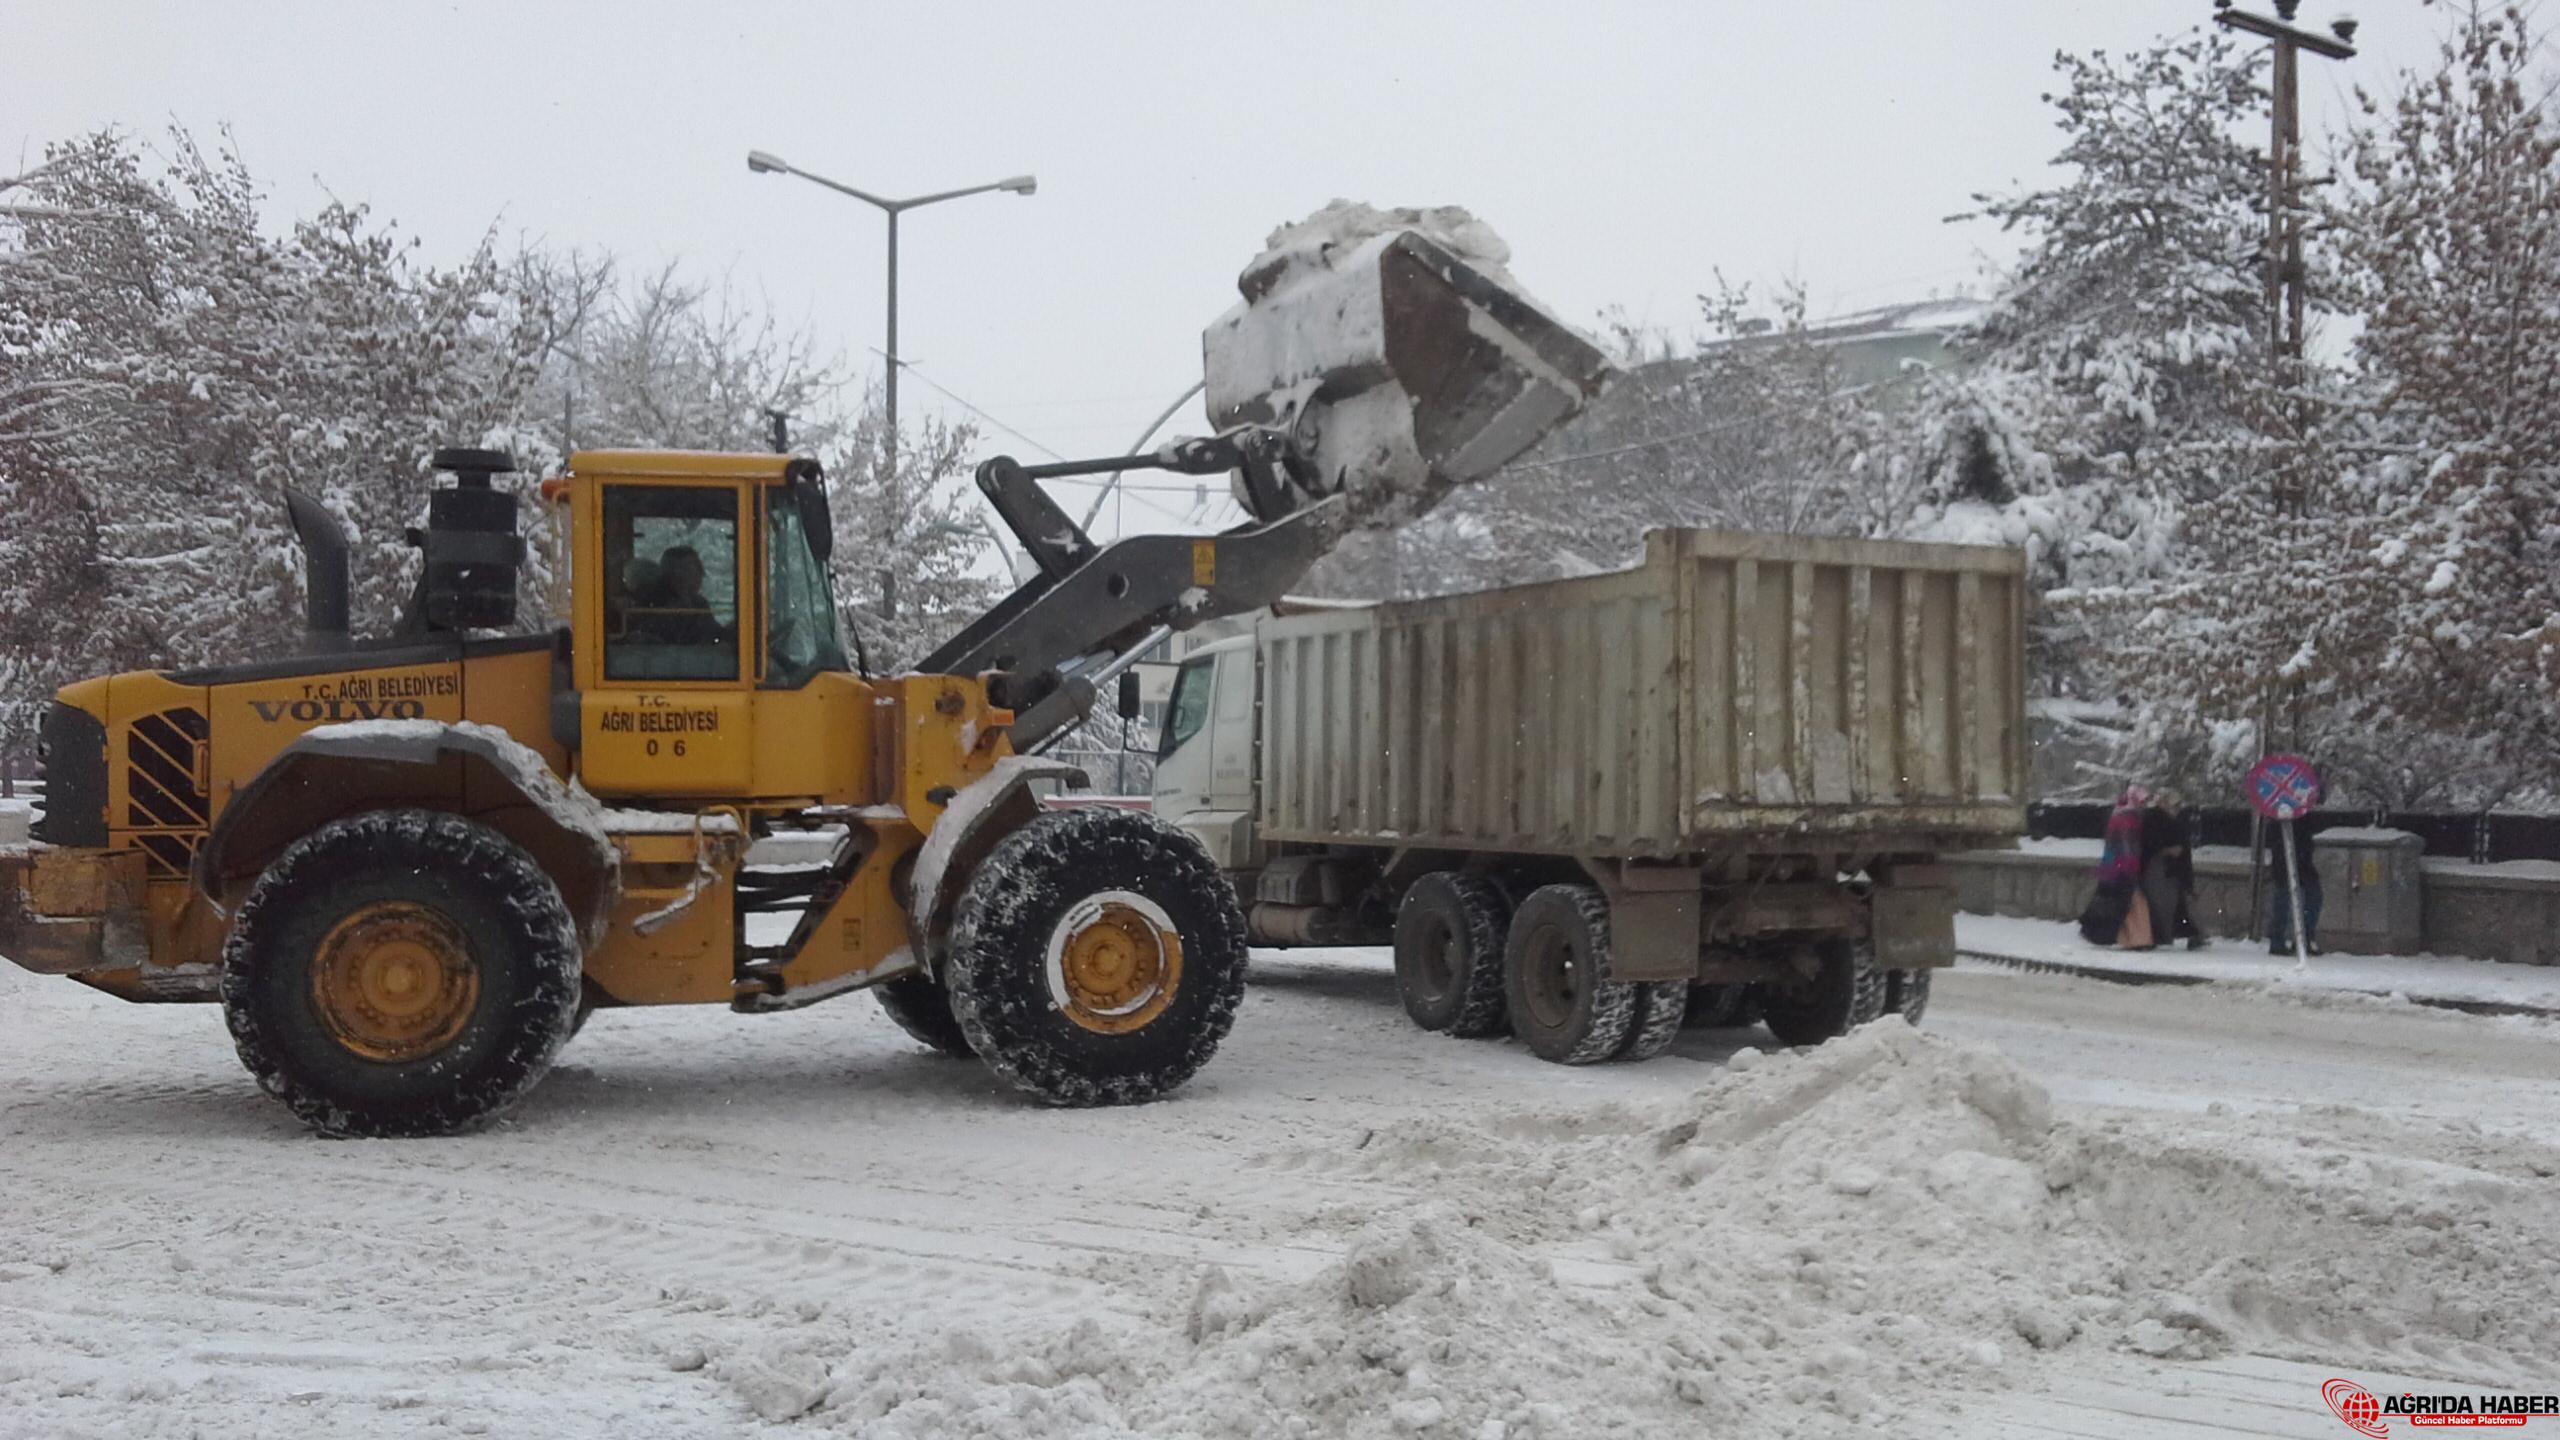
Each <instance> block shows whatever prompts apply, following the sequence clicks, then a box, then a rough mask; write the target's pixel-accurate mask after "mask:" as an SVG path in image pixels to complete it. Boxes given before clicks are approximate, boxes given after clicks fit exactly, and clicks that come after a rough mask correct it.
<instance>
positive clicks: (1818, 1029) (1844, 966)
mask: <svg viewBox="0 0 2560 1440" xmlns="http://www.w3.org/2000/svg"><path fill="white" fill-rule="evenodd" d="M1813 951H1814V956H1815V961H1816V964H1815V967H1814V973H1813V976H1812V978H1810V979H1807V980H1800V981H1797V982H1796V983H1794V984H1791V985H1783V986H1781V985H1775V984H1763V985H1762V986H1760V996H1761V1005H1762V1007H1763V1011H1764V1013H1763V1014H1762V1015H1761V1017H1760V1018H1761V1019H1762V1020H1763V1021H1765V1022H1766V1023H1767V1024H1768V1026H1769V1033H1770V1034H1772V1035H1775V1036H1777V1037H1778V1038H1779V1039H1780V1040H1782V1041H1784V1042H1786V1043H1787V1044H1789V1045H1819V1044H1821V1043H1822V1042H1823V1041H1825V1040H1831V1039H1836V1038H1837V1037H1839V1036H1842V1035H1846V1034H1848V1033H1849V1032H1850V1031H1852V1030H1855V1029H1857V1028H1858V1027H1859V1026H1861V1025H1864V1024H1866V1023H1867V1022H1868V1021H1870V1020H1873V1019H1875V1018H1876V1017H1877V1016H1879V1015H1882V1014H1883V1013H1884V999H1885V972H1884V971H1882V970H1879V969H1877V968H1876V960H1875V947H1874V946H1872V945H1870V944H1868V943H1867V942H1866V941H1864V940H1850V939H1845V938H1841V937H1836V936H1835V937H1833V938H1830V939H1826V940H1820V941H1817V942H1815V944H1814V947H1813Z"/></svg>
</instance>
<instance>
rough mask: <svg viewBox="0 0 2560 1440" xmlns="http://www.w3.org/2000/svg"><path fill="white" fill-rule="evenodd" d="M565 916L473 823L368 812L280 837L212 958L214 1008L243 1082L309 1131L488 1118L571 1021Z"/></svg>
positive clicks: (545, 1062)
mask: <svg viewBox="0 0 2560 1440" xmlns="http://www.w3.org/2000/svg"><path fill="white" fill-rule="evenodd" d="M581 963H582V962H581V956H580V953H579V945H578V933H577V926H576V925H575V923H574V922H573V920H572V919H571V916H570V914H569V907H568V906H567V904H565V903H564V902H563V901H562V900H561V898H560V891H559V888H558V887H557V886H555V885H554V884H552V881H551V877H550V876H549V875H547V874H545V873H544V872H543V869H542V867H541V866H540V865H538V864H536V863H535V862H534V859H533V857H532V856H530V855H527V854H526V853H525V852H524V851H523V850H521V849H519V848H518V847H517V846H516V845H515V844H514V842H512V841H510V840H508V839H507V838H506V837H505V836H503V835H500V834H499V833H497V832H496V831H494V830H491V829H489V828H488V827H487V826H484V825H480V824H477V823H474V822H473V821H470V820H466V819H464V818H462V817H461V816H458V815H448V814H444V813H442V812H439V811H431V810H376V811H369V812H367V813H365V814H361V815H354V816H350V817H348V818H346V819H343V820H337V821H332V822H331V823H329V824H327V825H323V826H321V827H320V828H319V829H317V830H314V831H312V832H311V833H310V834H308V835H306V836H304V837H303V838H302V839H300V840H298V841H295V842H294V843H293V844H292V845H291V846H290V847H288V848H287V849H286V850H285V852H284V853H283V854H282V855H280V856H278V857H276V859H275V861H274V863H272V864H270V865H269V866H267V869H266V873H264V874H262V875H260V876H259V877H258V881H257V883H256V884H255V885H254V886H252V887H251V889H250V891H249V896H248V898H247V900H245V901H244V902H242V904H241V906H240V911H239V914H238V916H237V917H236V918H235V919H234V920H233V922H232V927H231V937H230V940H229V941H228V942H227V943H226V944H225V945H224V947H223V952H222V1008H223V1014H224V1017H225V1019H226V1020H228V1021H229V1023H230V1028H231V1038H232V1042H233V1044H234V1045H235V1046H236V1047H237V1048H238V1049H239V1052H240V1061H241V1063H242V1064H243V1065H246V1066H247V1067H248V1069H249V1073H250V1074H252V1075H254V1076H256V1077H257V1080H258V1085H259V1087H260V1088H261V1089H263V1090H265V1091H266V1092H267V1093H268V1094H269V1095H272V1096H274V1097H275V1098H276V1099H278V1100H280V1101H283V1102H284V1104H285V1105H286V1107H287V1108H289V1109H291V1110H292V1111H293V1113H294V1114H295V1115H296V1116H298V1117H299V1118H300V1119H301V1120H302V1122H303V1123H304V1124H306V1125H308V1126H310V1127H311V1128H312V1129H314V1130H317V1131H319V1132H320V1133H321V1134H323V1135H337V1136H366V1137H385V1136H416V1135H450V1134H455V1133H457V1132H460V1131H464V1130H469V1129H472V1128H475V1127H477V1126H479V1125H482V1124H485V1123H487V1122H488V1121H489V1120H490V1119H491V1118H493V1117H495V1116H496V1115H498V1114H500V1113H502V1112H503V1111H505V1110H506V1109H507V1108H508V1107H509V1106H511V1105H513V1104H515V1103H516V1102H517V1101H518V1100H520V1099H522V1098H523V1097H524V1095H525V1093H526V1092H527V1091H529V1090H531V1089H532V1088H533V1086H534V1084H535V1082H537V1081H539V1080H540V1079H541V1078H542V1076H543V1075H544V1073H545V1072H547V1071H548V1070H549V1069H550V1068H551V1062H552V1060H553V1058H554V1057H555V1056H557V1055H558V1054H559V1053H560V1047H561V1046H562V1045H563V1044H565V1043H566V1042H567V1041H568V1038H569V1035H570V1032H571V1031H572V1030H573V1029H574V1028H575V1027H576V1025H577V1019H578V1008H579V1000H580V999H581V983H580V970H581Z"/></svg>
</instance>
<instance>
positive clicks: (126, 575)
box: [0, 131, 543, 713]
mask: <svg viewBox="0 0 2560 1440" xmlns="http://www.w3.org/2000/svg"><path fill="white" fill-rule="evenodd" d="M9 194H10V196H11V202H10V203H11V205H12V208H11V209H10V211H9V212H8V221H9V228H8V230H7V232H6V234H5V236H0V239H5V244H0V273H5V274H6V276H7V278H8V283H7V284H6V285H5V286H0V293H5V296H6V299H5V302H0V315H5V318H0V327H5V332H6V336H7V339H6V343H5V346H0V349H5V351H6V361H5V364H6V369H7V376H8V378H7V379H6V380H5V381H0V384H5V385H6V386H7V387H8V388H7V392H6V393H8V394H9V395H10V396H11V397H12V398H11V399H10V400H9V401H8V402H6V403H7V408H8V412H9V413H8V416H7V418H6V419H0V426H5V427H6V429H7V432H8V433H7V437H6V440H5V442H0V484H5V485H6V486H8V487H9V491H10V499H11V500H12V502H13V503H11V504H10V505H9V506H8V507H7V509H8V511H9V514H8V516H7V517H6V519H5V520H0V555H6V556H8V557H9V558H12V559H14V560H17V561H18V562H19V563H20V565H21V566H22V567H23V573H34V574H39V575H45V576H51V577H61V578H60V581H59V583H60V584H61V585H63V586H65V587H67V589H66V590H65V591H63V592H48V591H46V590H45V589H43V588H42V587H31V588H29V589H12V590H11V592H10V593H9V594H8V596H7V597H6V598H5V599H0V643H4V644H6V645H7V647H8V651H9V657H10V659H9V673H8V675H7V676H6V680H7V683H8V685H9V687H10V692H9V697H8V698H9V699H11V700H13V701H15V702H18V712H17V713H25V712H26V711H27V709H28V708H29V702H32V701H34V700H36V699H38V698H40V697H41V695H42V693H43V691H44V690H45V689H48V688H50V687H51V686H52V685H53V684H57V683H59V682H60V681H61V680H64V679H68V678H71V677H73V676H76V675H80V674H91V673H97V672H100V671H103V670H111V669H116V668H122V667H128V666H133V665H140V664H146V663H147V664H185V663H196V662H203V661H206V660H212V659H217V658H227V657H237V656H241V655H254V654H262V653H273V652H274V651H275V650H277V649H278V648H280V647H284V646H288V645H290V644H291V643H292V638H293V636H294V633H295V631H296V630H297V628H298V623H299V616H300V603H299V602H300V558H299V555H298V553H297V552H296V550H295V548H294V546H293V544H292V542H291V538H290V530H289V527H288V526H287V523H286V520H285V514H284V509H283V505H282V493H281V492H282V489H283V487H285V486H287V485H292V486H296V487H299V488H302V489H305V490H309V491H311V492H313V493H314V494H317V495H319V496H320V497H321V498H322V499H323V500H324V501H326V502H327V503H328V504H330V505H331V506H332V507H333V508H334V509H336V510H337V511H338V512H339V514H340V515H341V516H342V517H344V518H346V519H348V520H349V521H351V522H352V524H351V526H350V528H351V530H352V531H353V533H354V538H355V542H356V546H357V549H356V554H355V557H354V560H355V563H354V567H353V568H354V575H355V580H356V601H357V619H358V621H359V623H360V624H363V625H367V626H370V627H373V628H383V627H387V626H388V625H389V624H390V623H391V621H392V619H393V616H394V614H395V612H396V609H397V606H398V604H399V602H400V600H401V599H402V598H403V597H404V596H405V594H406V592H407V588H408V583H409V581H408V577H409V576H410V575H412V574H414V566H415V561H414V557H413V555H412V554H411V553H410V552H409V551H408V550H407V548H406V546H405V545H404V543H403V539H402V529H403V527H404V526H405V525H407V524H409V523H412V522H414V520H415V519H416V518H417V515H418V512H419V511H420V509H422V508H423V500H424V494H425V490H426V486H427V483H428V474H427V470H426V459H427V455H428V453H429V452H430V451H431V450H432V449H433V448H434V447H435V446H436V445H438V444H442V443H451V442H453V441H457V440H458V441H464V442H471V441H477V440H479V439H481V438H482V437H483V436H484V435H485V434H487V433H489V432H490V431H492V430H493V429H504V428H507V427H509V426H510V425H511V424H512V423H513V421H514V420H515V418H516V415H517V412H518V411H519V409H520V407H521V404H522V401H523V399H524V396H525V394H526V392H527V390H528V388H529V384H530V380H531V377H532V373H533V364H534V360H535V357H536V353H537V350H538V346H539V343H540V337H541V334H542V330H543V321H542V317H541V315H540V313H539V305H538V303H537V302H536V301H535V300H533V299H531V298H529V297H527V296H525V295H524V294H522V293H521V292H520V291H519V290H518V289H516V288H515V287H514V286H512V285H511V283H510V272H509V269H508V267H507V266H505V265H504V264H502V263H501V262H500V261H499V260H498V259H497V258H496V256H495V254H494V250H493V248H492V247H491V246H490V245H487V244H484V245H483V246H482V247H481V248H480V250H479V251H478V252H477V253H476V254H474V255H473V256H472V257H471V258H470V259H469V260H468V261H466V262H465V263H464V264H463V265H461V266H459V267H456V268H454V269H451V270H435V269H431V268H428V267H423V266H419V265H416V264H414V263H413V262H412V260H411V259H410V256H409V253H408V252H409V250H410V248H411V245H412V244H413V243H414V242H404V241H402V240H400V239H399V238H398V237H397V236H396V235H395V234H394V233H393V232H392V231H391V230H389V229H388V228H387V227H382V226H378V225H376V224H375V223H373V222H372V221H371V220H370V219H369V217H368V216H367V215H366V213H365V212H364V211H363V210H362V209H361V208H359V207H348V206H338V205H333V206H330V207H329V208H327V209H325V210H323V211H322V212H321V213H320V214H319V215H317V216H315V217H312V218H309V219H307V220H304V221H302V222H300V223H298V224H296V225H294V226H293V227H292V228H291V230H290V231H289V232H287V233H285V234H283V235H276V234H271V233H269V232H268V231H267V230H266V229H265V228H264V226H263V225H262V223H261V216H260V213H259V195H258V192H257V189H256V186H255V184H254V182H253V181H252V180H251V178H250V176H249V174H248V172H247V171H246V169H245V168H244V167H243V166H242V165H241V164H240V162H239V160H238V158H237V157H236V156H234V155H232V154H230V153H228V152H227V151H223V152H215V153H208V152H206V151H205V150H204V149H203V148H202V147H200V146H199V145H197V144H196V143H195V141H194V140H193V139H192V138H191V137H190V136H189V135H187V134H186V133H185V132H184V131H175V132H172V134H171V136H170V141H169V145H168V147H167V150H166V153H165V154H164V155H163V156H161V157H159V158H158V159H157V160H156V162H155V161H154V160H153V159H152V157H150V156H148V155H146V153H145V152H144V151H143V150H142V149H141V148H140V147H138V146H137V145H135V144H134V143H133V142H132V141H130V140H129V139H127V138H126V137H124V136H122V135H120V134H117V133H114V132H100V133H98V134H94V135H89V136H85V137H82V138H81V139H78V140H75V141H72V142H68V143H66V144H61V145H56V146H53V147H51V148H49V149H48V151H47V153H46V159H45V163H44V164H43V165H42V166H40V167H38V168H37V169H36V170H35V171H34V172H33V173H32V174H31V175H29V176H27V177H25V178H24V180H23V181H22V182H20V183H19V184H17V185H15V186H13V187H11V189H10V192H9ZM62 593H69V594H72V595H76V603H73V604H69V605H64V604H62V603H60V594H62Z"/></svg>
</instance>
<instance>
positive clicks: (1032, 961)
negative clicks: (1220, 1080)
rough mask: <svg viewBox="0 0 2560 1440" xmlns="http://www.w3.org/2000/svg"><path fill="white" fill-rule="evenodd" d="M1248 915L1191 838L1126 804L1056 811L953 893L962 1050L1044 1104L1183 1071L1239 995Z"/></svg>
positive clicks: (950, 962) (1108, 1095)
mask: <svg viewBox="0 0 2560 1440" xmlns="http://www.w3.org/2000/svg"><path fill="white" fill-rule="evenodd" d="M1244 969H1245V927H1244V915H1243V913H1242V912H1241V911H1239V910H1238V909H1237V908H1236V898H1235V887H1234V886H1233V885H1231V884H1229V883H1228V881H1227V878H1226V876H1224V875H1222V874H1220V873H1219V871H1218V867H1217V866H1216V864H1214V863H1213V862H1212V861H1211V860H1210V859H1209V856H1208V853H1207V852H1206V851H1204V850H1202V849H1201V848H1200V844H1199V842H1198V841H1196V840H1193V839H1192V838H1191V837H1190V836H1188V835H1186V834H1184V833H1183V832H1181V831H1180V830H1177V829H1175V828H1173V827H1172V826H1170V825H1168V824H1166V823H1164V822H1163V821H1161V820H1158V819H1156V818H1155V817H1154V816H1152V815H1146V814H1141V813H1139V812H1136V811H1131V810H1119V809H1106V808H1101V807H1096V808H1092V809H1078V810H1058V811H1051V812H1049V813H1047V814H1043V815H1040V816H1038V817H1036V818H1034V819H1033V820H1031V821H1030V822H1029V823H1028V824H1025V825H1024V826H1023V827H1022V828H1020V829H1018V830H1016V831H1014V832H1013V833H1012V834H1010V835H1007V836H1006V837H1005V838H1004V839H1003V840H1001V841H998V842H997V844H996V847H995V849H994V850H993V851H992V852H990V853H989V854H988V856H987V858H986V859H985V860H984V861H983V862H981V863H980V864H979V866H978V868H977V871H976V873H974V874H972V875H971V876H970V877H969V881H968V884H967V885H966V886H965V887H963V889H962V890H961V892H960V903H959V908H958V910H957V911H956V912H955V914H954V917H953V921H952V927H951V948H950V953H949V955H948V956H947V958H946V959H945V961H944V965H943V984H944V988H945V989H946V990H948V991H949V993H950V996H951V1013H952V1014H953V1016H954V1017H955V1018H957V1019H958V1020H959V1022H960V1029H961V1032H962V1033H963V1034H964V1035H966V1036H967V1037H968V1041H969V1048H970V1049H972V1050H974V1051H976V1052H977V1053H978V1056H979V1058H981V1059H983V1060H985V1061H986V1062H987V1065H988V1067H989V1068H991V1069H993V1070H994V1071H995V1072H996V1073H997V1074H998V1075H1001V1076H1003V1077H1004V1078H1005V1079H1006V1080H1007V1081H1008V1082H1010V1083H1011V1084H1013V1085H1014V1086H1015V1087H1016V1088H1018V1089H1021V1090H1024V1091H1027V1092H1029V1093H1030V1094H1032V1095H1035V1096H1037V1097H1039V1098H1040V1099H1042V1100H1045V1101H1047V1102H1049V1103H1050V1104H1053V1105H1126V1104H1132V1103H1135V1102H1138V1101H1143V1100H1152V1099H1154V1098H1156V1097H1157V1096H1159V1095H1163V1094H1165V1093H1166V1092H1168V1091H1170V1090H1173V1089H1174V1088H1176V1087H1177V1086H1179V1085H1181V1084H1182V1083H1183V1082H1184V1081H1186V1080H1188V1079H1190V1078H1191V1077H1192V1075H1193V1074H1194V1073H1195V1072H1197V1071H1198V1070H1199V1069H1200V1067H1201V1066H1202V1065H1204V1064H1206V1063H1207V1062H1208V1059H1209V1057H1210V1055H1212V1054H1213V1053H1215V1052H1216V1050H1217V1048H1218V1042H1219V1041H1220V1040H1222V1039H1224V1038H1225V1037H1226V1033H1227V1028H1228V1027H1229V1026H1230V1025H1232V1024H1234V1023H1235V1014H1236V1005H1237V1004H1238V1002H1240V1001H1241V1000H1242V999H1243V998H1244Z"/></svg>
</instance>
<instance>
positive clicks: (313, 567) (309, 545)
mask: <svg viewBox="0 0 2560 1440" xmlns="http://www.w3.org/2000/svg"><path fill="white" fill-rule="evenodd" d="M284 509H285V515H286V517H287V518H289V519H290V520H292V521H293V537H294V539H295V540H296V541H298V542H299V543H300V544H301V546H302V597H303V612H302V613H303V624H302V648H303V650H304V651H305V652H306V653H308V654H313V655H325V654H328V653H330V652H332V651H337V650H344V649H346V648H347V647H348V645H349V644H351V643H352V642H351V640H350V639H349V633H350V632H349V622H348V607H347V584H348V582H347V530H346V527H345V526H343V525H340V524H339V523H338V517H337V516H335V515H332V514H330V513H329V507H328V506H326V505H323V504H321V503H320V502H319V500H318V499H316V498H314V497H313V496H311V495H308V494H306V493H304V492H302V491H300V490H296V489H293V488H291V487H290V486H288V487H286V489H285V492H284Z"/></svg>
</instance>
